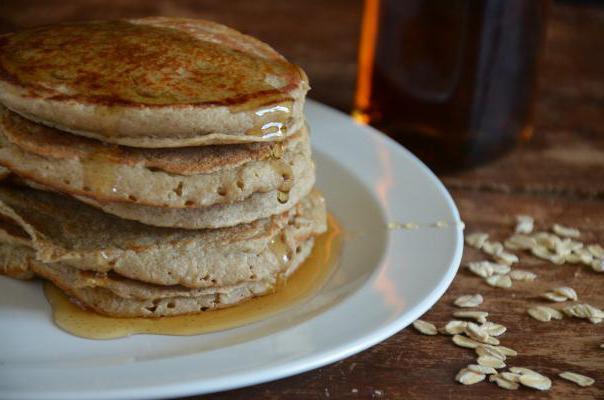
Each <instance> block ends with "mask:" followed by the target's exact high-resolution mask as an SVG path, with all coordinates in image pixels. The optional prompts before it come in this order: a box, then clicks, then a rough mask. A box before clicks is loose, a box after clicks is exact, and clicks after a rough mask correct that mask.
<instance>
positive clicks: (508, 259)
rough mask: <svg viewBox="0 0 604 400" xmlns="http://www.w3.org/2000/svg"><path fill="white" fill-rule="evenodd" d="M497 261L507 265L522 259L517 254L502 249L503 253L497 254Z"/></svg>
mask: <svg viewBox="0 0 604 400" xmlns="http://www.w3.org/2000/svg"><path fill="white" fill-rule="evenodd" d="M495 261H497V262H499V263H502V264H505V265H512V264H514V263H517V262H518V261H520V259H519V258H518V256H517V255H516V254H512V253H508V252H507V251H502V252H501V253H499V254H497V255H495Z"/></svg>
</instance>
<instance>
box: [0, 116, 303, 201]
mask: <svg viewBox="0 0 604 400" xmlns="http://www.w3.org/2000/svg"><path fill="white" fill-rule="evenodd" d="M310 153H311V149H310V140H309V135H308V131H307V129H306V128H305V127H303V128H302V129H301V130H300V131H299V132H298V133H297V134H296V135H293V136H291V137H289V138H288V139H286V140H285V141H283V142H280V143H274V144H268V143H255V144H241V145H214V146H198V147H186V148H176V149H140V148H132V147H124V146H116V145H106V144H103V143H102V142H100V141H97V140H93V139H88V138H83V137H78V136H74V135H71V134H68V133H65V132H61V131H58V130H56V129H52V128H48V127H45V126H43V125H40V124H36V123H33V122H31V121H28V120H26V119H24V118H22V117H20V116H18V115H17V114H15V113H12V112H10V111H8V110H7V109H6V108H3V107H1V106H0V165H3V166H5V167H7V168H9V169H11V170H12V171H13V172H14V173H16V174H17V175H19V176H21V177H22V178H24V179H28V180H30V181H33V182H36V183H38V184H40V185H43V186H45V187H49V188H52V189H53V190H57V191H61V192H64V193H68V194H71V195H77V196H85V197H89V198H91V199H92V200H94V201H95V202H105V203H106V202H126V203H136V204H140V205H147V206H154V207H170V208H200V207H209V206H212V205H216V204H226V203H235V202H240V201H242V200H245V199H246V198H248V197H250V196H251V195H252V194H254V193H266V192H273V191H275V190H279V191H282V192H285V193H286V192H288V191H289V190H290V188H291V186H292V185H293V184H295V183H296V181H297V180H298V179H301V175H303V174H304V171H308V170H313V166H312V160H311V158H310ZM307 192H308V191H307ZM307 192H306V193H307ZM306 193H305V194H306Z"/></svg>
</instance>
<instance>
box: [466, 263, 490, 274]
mask: <svg viewBox="0 0 604 400" xmlns="http://www.w3.org/2000/svg"><path fill="white" fill-rule="evenodd" d="M467 267H468V269H469V270H470V271H471V272H472V273H473V274H475V275H478V276H480V277H482V278H486V277H489V276H491V275H493V263H492V262H490V261H478V262H470V263H468V264H467Z"/></svg>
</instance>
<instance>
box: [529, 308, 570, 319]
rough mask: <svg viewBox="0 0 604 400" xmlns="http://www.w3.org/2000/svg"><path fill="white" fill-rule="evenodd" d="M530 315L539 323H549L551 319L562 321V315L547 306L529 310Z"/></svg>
mask: <svg viewBox="0 0 604 400" xmlns="http://www.w3.org/2000/svg"><path fill="white" fill-rule="evenodd" d="M527 312H528V313H529V315H530V316H531V317H533V318H535V319H536V320H538V321H542V322H549V321H551V319H552V318H553V319H562V313H561V312H560V311H558V310H555V309H553V308H551V307H547V306H535V307H531V308H529V309H528V310H527Z"/></svg>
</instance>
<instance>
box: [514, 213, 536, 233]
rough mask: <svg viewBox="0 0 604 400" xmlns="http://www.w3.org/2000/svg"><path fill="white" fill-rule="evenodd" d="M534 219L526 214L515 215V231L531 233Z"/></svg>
mask: <svg viewBox="0 0 604 400" xmlns="http://www.w3.org/2000/svg"><path fill="white" fill-rule="evenodd" d="M534 223H535V220H534V219H533V217H531V216H528V215H516V229H515V232H516V233H531V232H532V231H533V225H534Z"/></svg>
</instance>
